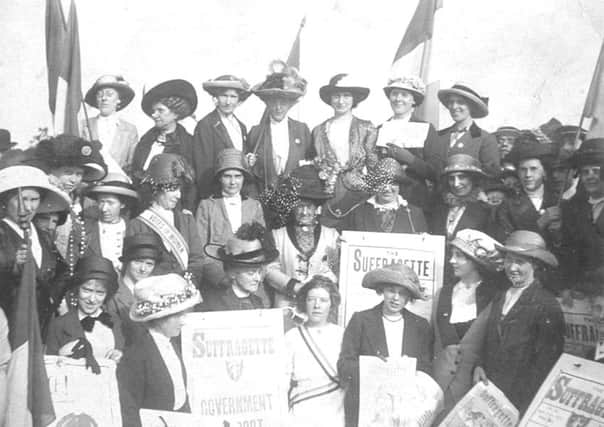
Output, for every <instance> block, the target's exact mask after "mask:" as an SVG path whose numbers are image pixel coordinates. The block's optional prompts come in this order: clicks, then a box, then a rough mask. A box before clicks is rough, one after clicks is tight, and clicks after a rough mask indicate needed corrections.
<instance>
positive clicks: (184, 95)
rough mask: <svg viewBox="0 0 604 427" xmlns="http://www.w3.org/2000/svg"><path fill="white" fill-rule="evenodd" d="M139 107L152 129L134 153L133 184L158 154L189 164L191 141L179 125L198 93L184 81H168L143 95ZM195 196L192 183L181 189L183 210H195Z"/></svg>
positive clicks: (190, 112) (191, 111) (191, 138)
mask: <svg viewBox="0 0 604 427" xmlns="http://www.w3.org/2000/svg"><path fill="white" fill-rule="evenodd" d="M141 106H142V109H143V111H144V112H145V114H146V115H148V116H149V117H151V118H152V119H153V121H154V122H155V126H154V127H152V128H151V129H149V131H147V133H145V134H144V135H143V136H142V137H141V140H140V141H139V143H138V144H137V145H136V149H135V150H134V155H133V159H132V171H131V174H132V176H133V178H134V182H135V184H137V183H139V182H140V180H141V179H142V177H143V176H144V172H145V171H146V170H147V169H148V168H149V165H150V164H151V160H152V159H153V157H155V156H156V155H157V154H162V153H166V154H179V155H181V156H182V157H183V158H184V159H186V160H185V161H187V162H189V163H192V159H193V137H192V136H191V135H190V134H189V133H188V132H187V131H186V129H185V128H184V127H183V126H182V125H181V124H179V123H178V121H179V120H182V119H184V118H185V117H187V116H190V115H191V114H193V112H195V109H196V108H197V93H196V92H195V88H194V87H193V85H192V84H191V83H189V82H188V81H186V80H179V79H178V80H168V81H165V82H163V83H160V84H158V85H157V86H155V87H154V88H152V89H151V90H149V92H147V93H145V95H143V100H142V103H141ZM196 193H197V191H196V189H195V185H194V182H191V183H190V184H188V185H187V186H186V187H185V188H183V201H182V202H183V206H184V208H185V209H188V210H189V211H191V212H193V210H194V209H195V207H196V201H197V195H196Z"/></svg>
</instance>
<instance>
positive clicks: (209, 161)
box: [192, 75, 251, 200]
mask: <svg viewBox="0 0 604 427" xmlns="http://www.w3.org/2000/svg"><path fill="white" fill-rule="evenodd" d="M203 88H204V89H205V90H206V92H208V93H209V94H210V95H212V99H213V100H214V104H215V105H216V108H215V109H214V110H213V111H212V112H210V113H209V114H208V115H206V116H205V117H204V118H203V119H201V120H200V121H199V122H198V123H197V126H196V127H195V132H194V134H193V159H192V162H193V168H194V169H195V174H196V178H197V179H196V182H197V188H198V196H199V197H198V200H199V199H205V198H207V197H209V196H210V195H211V194H212V193H213V188H212V183H213V182H214V175H215V167H216V159H217V158H218V153H220V152H221V151H222V150H224V149H225V148H234V149H236V150H239V151H244V149H245V146H244V144H245V141H246V138H247V129H246V127H245V125H244V124H243V122H241V120H239V119H238V118H237V116H235V110H236V109H237V107H239V105H241V103H242V102H244V101H245V100H246V99H247V98H248V97H249V96H250V95H251V92H250V87H249V85H248V83H247V82H246V81H245V80H244V79H242V78H239V77H235V76H233V75H224V76H219V77H217V78H215V79H212V80H208V81H206V82H204V83H203Z"/></svg>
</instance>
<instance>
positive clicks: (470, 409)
mask: <svg viewBox="0 0 604 427" xmlns="http://www.w3.org/2000/svg"><path fill="white" fill-rule="evenodd" d="M517 423H518V410H517V409H516V407H515V406H514V405H513V404H512V403H511V402H510V401H509V400H508V398H507V397H505V394H503V392H502V391H501V390H499V389H498V388H497V387H496V386H495V384H493V383H492V382H489V383H488V385H485V384H484V383H483V382H479V383H478V384H476V385H475V386H474V387H472V389H471V390H470V391H468V393H467V394H466V395H465V396H464V397H463V399H461V400H460V401H459V402H458V403H457V405H455V407H454V408H453V410H452V411H451V412H449V414H448V415H447V417H446V418H445V419H444V420H443V422H442V423H441V424H440V426H439V427H515V426H516V424H517Z"/></svg>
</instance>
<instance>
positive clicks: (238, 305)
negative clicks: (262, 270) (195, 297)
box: [197, 284, 269, 311]
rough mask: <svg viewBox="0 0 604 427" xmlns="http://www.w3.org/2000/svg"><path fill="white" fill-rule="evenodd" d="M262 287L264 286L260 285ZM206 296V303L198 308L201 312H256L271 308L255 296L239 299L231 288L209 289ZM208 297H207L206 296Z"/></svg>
mask: <svg viewBox="0 0 604 427" xmlns="http://www.w3.org/2000/svg"><path fill="white" fill-rule="evenodd" d="M260 286H263V285H262V284H260ZM206 292H207V294H205V295H204V301H203V303H201V305H199V306H198V307H197V309H198V310H199V311H231V310H254V309H259V308H269V304H268V303H265V302H263V299H262V298H261V297H260V296H258V295H255V294H250V296H248V297H246V298H239V297H238V296H237V295H235V292H233V288H232V287H231V286H226V287H223V288H213V289H208V290H207V291H206ZM206 295H207V296H206Z"/></svg>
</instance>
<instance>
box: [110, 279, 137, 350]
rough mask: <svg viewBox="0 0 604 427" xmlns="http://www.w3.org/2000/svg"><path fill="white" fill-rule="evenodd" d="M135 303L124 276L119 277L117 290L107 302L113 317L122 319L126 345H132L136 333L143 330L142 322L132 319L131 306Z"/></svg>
mask: <svg viewBox="0 0 604 427" xmlns="http://www.w3.org/2000/svg"><path fill="white" fill-rule="evenodd" d="M133 303H134V295H132V292H130V289H128V286H126V284H125V283H124V281H123V279H122V277H120V278H119V279H118V288H117V292H116V293H115V294H114V295H113V296H112V297H111V298H109V299H108V300H107V301H106V302H105V306H106V309H107V313H109V314H110V315H111V316H112V317H113V316H114V317H117V318H118V319H120V323H121V325H122V335H124V340H125V342H126V344H125V345H126V346H129V345H131V344H132V343H133V342H134V339H135V337H136V334H137V333H139V332H140V331H141V330H143V327H142V326H141V325H140V323H137V322H134V321H133V320H132V319H130V307H131V306H132V304H133Z"/></svg>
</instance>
